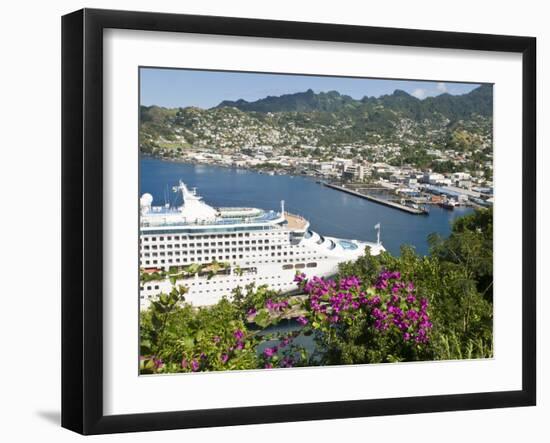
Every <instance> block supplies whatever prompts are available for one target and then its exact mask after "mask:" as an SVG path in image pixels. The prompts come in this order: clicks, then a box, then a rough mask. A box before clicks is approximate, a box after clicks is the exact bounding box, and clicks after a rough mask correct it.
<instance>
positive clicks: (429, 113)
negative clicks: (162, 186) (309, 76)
mask: <svg viewBox="0 0 550 443" xmlns="http://www.w3.org/2000/svg"><path fill="white" fill-rule="evenodd" d="M492 103H493V89H492V86H491V85H482V86H480V87H478V88H476V89H475V90H473V91H471V92H469V93H468V94H464V95H450V94H442V95H439V96H437V97H430V98H426V99H424V100H419V99H418V98H416V97H413V96H412V95H410V94H408V93H406V92H405V91H401V90H396V91H394V93H393V94H388V95H384V96H381V97H363V98H362V99H360V100H357V99H354V98H352V97H349V96H347V95H342V94H340V93H339V92H337V91H330V92H321V93H315V92H313V91H312V90H311V89H309V90H307V91H305V92H300V93H296V94H285V95H281V96H279V97H272V96H270V97H266V98H263V99H261V100H256V101H253V102H247V101H245V100H242V99H241V100H237V101H223V102H221V103H220V104H219V105H218V106H216V107H214V108H211V109H200V108H196V107H187V108H172V109H167V108H162V107H159V106H141V108H140V149H141V150H142V152H145V153H150V154H159V155H174V156H177V153H178V152H182V151H183V150H185V149H187V148H189V147H195V148H210V149H218V150H224V151H225V152H232V151H237V150H240V149H243V148H246V147H254V146H259V145H271V146H273V147H279V148H283V149H286V148H292V147H295V146H300V145H308V146H317V147H327V148H328V147H331V146H337V145H343V144H350V145H351V144H354V145H357V146H359V145H367V144H369V145H380V144H382V145H383V144H394V145H395V144H397V145H401V146H408V147H411V146H415V145H421V146H423V147H424V148H425V149H432V148H436V149H444V148H452V149H457V150H461V151H468V150H470V151H474V150H476V149H477V150H479V149H481V148H483V149H486V148H487V147H488V146H489V147H490V148H491V149H492V113H493V111H492V106H493V105H492Z"/></svg>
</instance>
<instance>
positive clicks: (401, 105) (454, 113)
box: [216, 85, 493, 120]
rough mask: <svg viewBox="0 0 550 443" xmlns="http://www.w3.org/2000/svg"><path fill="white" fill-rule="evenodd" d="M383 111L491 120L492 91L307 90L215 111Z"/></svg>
mask: <svg viewBox="0 0 550 443" xmlns="http://www.w3.org/2000/svg"><path fill="white" fill-rule="evenodd" d="M377 106H383V107H384V108H386V109H388V110H392V111H396V112H400V113H402V114H404V115H405V116H406V117H408V118H413V119H416V120H420V119H424V118H430V117H433V116H434V115H436V114H441V115H443V116H445V117H447V118H449V119H457V118H468V117H469V116H470V115H472V114H474V113H477V114H479V115H482V116H486V117H490V116H492V106H493V88H492V86H491V85H482V86H480V87H478V88H476V89H474V90H473V91H471V92H469V93H468V94H464V95H451V94H441V95H438V96H436V97H429V98H426V99H424V100H420V99H418V98H416V97H413V96H412V95H410V94H408V93H407V92H405V91H402V90H399V89H398V90H395V91H394V93H393V94H389V95H384V96H381V97H379V98H376V97H366V96H365V97H363V98H362V99H360V100H356V99H353V98H352V97H349V96H347V95H341V94H340V93H339V92H337V91H330V92H320V93H318V94H316V93H315V92H313V90H311V89H308V90H307V91H305V92H298V93H295V94H285V95H281V96H279V97H273V96H269V97H266V98H263V99H260V100H256V101H253V102H247V101H246V100H243V99H240V100H237V101H229V100H224V101H222V102H221V103H220V104H219V105H218V106H216V108H229V107H231V108H236V109H239V110H241V111H244V112H262V113H268V112H353V111H359V110H368V109H372V108H373V107H377Z"/></svg>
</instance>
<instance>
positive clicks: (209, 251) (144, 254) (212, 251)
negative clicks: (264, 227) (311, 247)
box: [140, 246, 313, 258]
mask: <svg viewBox="0 0 550 443" xmlns="http://www.w3.org/2000/svg"><path fill="white" fill-rule="evenodd" d="M271 249H272V250H273V249H275V248H273V247H272V248H271ZM263 250H264V249H263V247H262V246H258V247H257V248H256V247H252V248H231V249H227V250H224V249H205V250H204V251H203V250H202V249H198V250H196V251H189V252H187V251H168V252H164V251H161V252H142V253H141V254H140V256H141V257H172V256H174V255H201V254H203V253H204V254H216V253H218V254H223V253H224V252H225V253H226V254H229V253H230V252H243V251H245V252H250V251H263ZM265 250H266V251H268V250H269V248H265ZM312 253H313V252H311V254H312ZM275 254H277V255H279V256H280V255H281V254H282V255H294V252H292V251H290V252H286V251H285V252H277V253H275V252H272V253H271V255H272V256H273V257H275ZM233 258H234V257H233Z"/></svg>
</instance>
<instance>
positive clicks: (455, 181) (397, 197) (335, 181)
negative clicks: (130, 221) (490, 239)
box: [161, 145, 494, 213]
mask: <svg viewBox="0 0 550 443" xmlns="http://www.w3.org/2000/svg"><path fill="white" fill-rule="evenodd" d="M300 148H301V149H300V150H299V152H300V155H299V156H293V155H289V154H290V153H289V152H288V150H287V149H282V148H274V147H273V146H270V145H262V146H245V147H243V148H242V149H241V150H238V151H237V152H234V153H221V152H220V151H219V149H206V148H203V149H197V150H195V149H186V150H185V151H184V152H182V153H181V154H179V155H177V156H174V155H173V153H171V152H165V153H164V154H163V155H161V157H162V158H165V159H171V160H177V161H181V162H185V163H196V164H209V165H216V166H223V167H231V168H240V169H249V170H255V171H258V172H260V173H262V174H269V175H280V174H289V175H305V176H309V177H313V178H315V179H317V180H318V181H319V182H320V184H328V185H332V186H333V187H335V188H347V189H350V190H353V191H356V192H358V193H361V194H364V195H366V196H376V197H375V198H377V199H380V200H387V201H391V202H397V203H399V204H401V205H402V206H405V207H407V208H412V209H418V211H419V213H423V211H422V210H421V209H419V208H426V205H429V204H438V205H440V206H442V207H445V208H446V209H450V210H452V209H453V207H454V206H458V205H463V206H471V207H489V206H492V205H493V202H494V196H493V182H492V180H491V176H489V177H487V173H486V171H487V170H489V171H492V162H491V161H490V160H487V161H486V162H485V163H484V164H479V168H478V169H475V170H471V169H463V170H461V165H463V164H465V163H467V160H468V158H467V155H464V154H463V153H459V152H456V151H452V150H447V151H440V150H436V149H432V150H431V151H430V154H431V155H433V156H434V157H436V158H438V159H440V161H441V162H450V163H452V164H454V165H455V166H456V167H455V169H457V171H456V172H446V173H441V172H435V171H434V170H432V169H421V168H419V167H415V166H413V165H410V164H403V165H392V164H389V163H388V162H386V161H384V160H385V158H386V157H387V155H388V153H391V155H392V158H394V159H395V158H399V156H400V148H399V146H377V145H368V146H361V147H358V146H343V147H341V148H340V149H337V150H336V152H337V154H338V155H339V156H335V157H333V158H331V159H320V158H318V157H316V156H315V155H314V154H313V153H314V152H319V151H320V152H323V151H324V149H323V148H322V147H315V146H307V145H306V146H300ZM354 150H355V151H357V150H359V152H362V151H365V152H368V153H371V154H373V155H368V156H362V155H359V156H357V157H354V156H352V155H350V154H351V152H353V151H354ZM303 152H311V154H309V155H307V154H306V155H303V154H302V153H303ZM486 155H488V156H490V154H486ZM365 157H370V158H373V160H372V161H369V160H366V159H364V158H365ZM375 201H376V200H375ZM426 211H427V209H426ZM411 212H412V213H414V211H411Z"/></svg>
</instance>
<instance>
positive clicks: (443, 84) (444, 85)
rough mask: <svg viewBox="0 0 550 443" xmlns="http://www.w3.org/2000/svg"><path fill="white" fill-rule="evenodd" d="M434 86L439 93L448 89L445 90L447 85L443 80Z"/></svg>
mask: <svg viewBox="0 0 550 443" xmlns="http://www.w3.org/2000/svg"><path fill="white" fill-rule="evenodd" d="M436 88H437V90H438V91H439V92H441V93H444V92H447V91H448V90H447V85H446V84H445V83H443V82H440V83H438V84H437V86H436Z"/></svg>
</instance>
